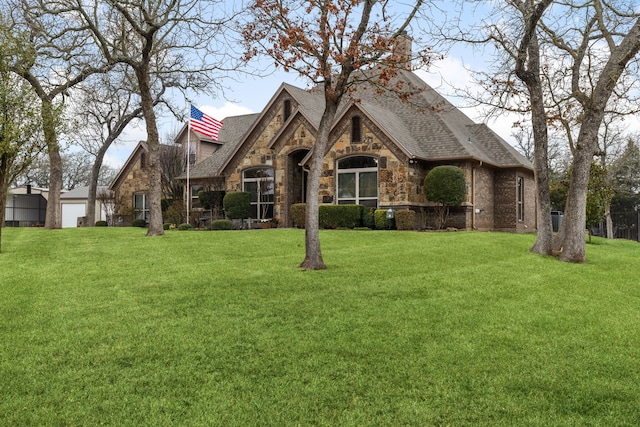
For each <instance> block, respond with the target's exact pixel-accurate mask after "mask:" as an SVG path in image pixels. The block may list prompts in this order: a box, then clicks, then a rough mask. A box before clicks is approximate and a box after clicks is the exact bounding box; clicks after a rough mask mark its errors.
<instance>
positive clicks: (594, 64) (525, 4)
mask: <svg viewBox="0 0 640 427" xmlns="http://www.w3.org/2000/svg"><path fill="white" fill-rule="evenodd" d="M469 3H473V5H474V6H477V5H478V4H488V5H489V7H490V9H489V13H490V16H487V20H484V19H478V21H480V22H482V25H481V26H480V27H476V28H473V29H468V28H467V29H466V30H465V31H460V28H456V29H455V30H456V35H455V37H454V38H455V39H456V40H464V41H471V42H473V43H482V44H483V45H484V46H485V47H487V46H488V43H491V45H492V46H497V54H498V55H501V56H500V57H501V60H500V61H499V62H498V63H497V66H496V68H497V69H498V70H499V71H498V72H496V70H493V74H491V73H487V74H485V75H484V76H485V77H487V78H486V79H485V81H484V83H485V86H486V87H488V88H489V89H490V95H491V98H492V99H493V100H494V101H493V105H495V106H497V107H499V108H505V109H508V110H509V111H513V110H514V109H516V110H519V111H530V114H531V120H532V125H533V131H534V140H535V150H534V151H535V154H534V167H535V172H536V183H537V187H538V215H539V216H538V237H537V240H536V244H535V245H534V247H533V248H532V251H534V252H540V253H556V254H558V255H559V258H560V260H563V261H570V262H583V261H585V220H586V199H587V186H588V182H589V171H590V168H591V164H592V160H593V157H594V156H595V155H596V154H597V152H598V132H599V130H600V128H601V126H602V122H603V119H604V117H605V116H606V114H608V113H611V112H614V111H615V112H616V113H617V114H628V113H631V112H634V111H637V108H638V107H637V100H635V101H634V100H632V99H630V98H631V97H633V96H634V95H633V94H634V93H635V91H634V90H630V89H633V88H637V80H638V79H637V78H634V77H633V76H632V75H631V74H630V73H631V72H632V71H635V70H634V67H629V64H630V63H631V62H632V61H635V60H636V56H637V54H638V51H639V50H640V37H639V36H640V14H639V13H638V12H637V11H635V10H634V8H633V6H631V5H624V4H618V3H609V2H604V1H601V0H587V1H583V2H574V1H568V2H557V1H553V0H540V1H536V0H509V1H507V2H505V3H504V5H503V7H502V8H498V6H496V3H495V2H481V1H474V2H469ZM461 6H462V7H464V3H462V2H461ZM461 13H462V12H461ZM478 18H481V17H478ZM487 22H490V23H489V24H487ZM491 22H492V23H491ZM478 35H480V36H478ZM514 40H516V42H515V43H514ZM487 48H488V47H487ZM636 77H637V76H636ZM518 82H521V83H522V85H519V84H518ZM496 100H497V101H496ZM514 105H515V107H514ZM548 125H553V126H556V127H558V128H563V129H564V130H565V136H566V138H567V141H568V144H569V146H570V147H571V150H572V153H573V161H572V165H571V170H572V174H571V181H570V189H569V194H568V203H567V206H566V210H565V217H564V221H563V223H562V227H561V229H560V232H559V233H558V234H557V235H555V236H553V234H552V230H551V218H550V209H549V208H550V204H549V203H548V188H549V187H548V175H547V172H546V170H547V169H548V164H549V159H548V153H549V148H548Z"/></svg>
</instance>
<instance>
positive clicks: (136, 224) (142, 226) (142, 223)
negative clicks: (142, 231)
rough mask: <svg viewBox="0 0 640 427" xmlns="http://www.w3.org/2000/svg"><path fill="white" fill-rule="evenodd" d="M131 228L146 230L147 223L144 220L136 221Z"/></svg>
mask: <svg viewBox="0 0 640 427" xmlns="http://www.w3.org/2000/svg"><path fill="white" fill-rule="evenodd" d="M131 226H132V227H140V228H144V227H146V226H147V221H145V220H144V219H134V220H133V222H132V223H131Z"/></svg>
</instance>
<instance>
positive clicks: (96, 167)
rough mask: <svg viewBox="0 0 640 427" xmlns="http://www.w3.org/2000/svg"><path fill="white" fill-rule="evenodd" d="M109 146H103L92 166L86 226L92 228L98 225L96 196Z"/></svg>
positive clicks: (99, 214)
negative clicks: (101, 169)
mask: <svg viewBox="0 0 640 427" xmlns="http://www.w3.org/2000/svg"><path fill="white" fill-rule="evenodd" d="M108 148H109V145H103V146H101V147H100V149H99V150H98V153H97V154H96V158H95V161H94V162H93V166H91V176H90V178H89V189H88V194H87V212H86V215H85V216H86V217H87V221H86V225H87V226H89V227H92V226H93V225H94V224H95V223H96V196H97V194H98V177H99V175H100V168H101V167H102V162H103V161H104V155H105V154H106V152H107V149H108ZM100 217H101V212H98V218H100Z"/></svg>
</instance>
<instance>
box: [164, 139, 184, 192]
mask: <svg viewBox="0 0 640 427" xmlns="http://www.w3.org/2000/svg"><path fill="white" fill-rule="evenodd" d="M185 163H186V159H185V155H184V150H183V148H182V145H179V144H172V145H163V146H162V147H161V150H160V171H161V172H160V173H161V176H162V194H164V195H165V196H166V197H167V198H169V199H172V200H182V197H183V190H184V186H183V184H182V182H181V181H178V180H177V179H176V178H178V177H179V176H180V175H182V173H183V172H184V168H185Z"/></svg>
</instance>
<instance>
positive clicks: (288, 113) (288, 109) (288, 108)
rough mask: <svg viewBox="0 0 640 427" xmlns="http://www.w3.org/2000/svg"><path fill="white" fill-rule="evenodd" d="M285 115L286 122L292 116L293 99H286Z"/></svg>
mask: <svg viewBox="0 0 640 427" xmlns="http://www.w3.org/2000/svg"><path fill="white" fill-rule="evenodd" d="M283 117H284V121H285V122H286V121H287V120H288V119H289V117H291V101H290V100H288V99H287V100H285V101H284V111H283Z"/></svg>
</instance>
